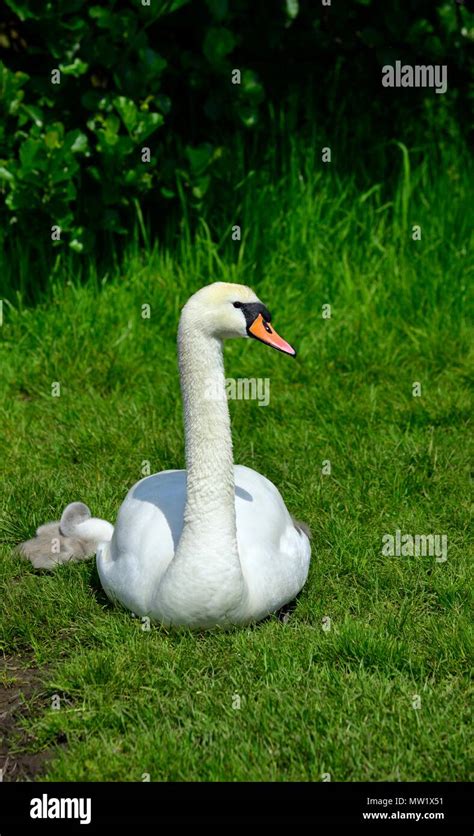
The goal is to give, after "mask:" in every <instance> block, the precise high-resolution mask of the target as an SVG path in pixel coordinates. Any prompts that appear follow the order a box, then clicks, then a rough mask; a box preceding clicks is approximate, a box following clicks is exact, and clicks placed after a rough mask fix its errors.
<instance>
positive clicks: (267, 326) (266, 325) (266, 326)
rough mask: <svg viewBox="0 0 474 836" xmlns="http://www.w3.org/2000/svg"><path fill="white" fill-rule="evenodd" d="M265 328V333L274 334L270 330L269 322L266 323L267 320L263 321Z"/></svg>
mask: <svg viewBox="0 0 474 836" xmlns="http://www.w3.org/2000/svg"><path fill="white" fill-rule="evenodd" d="M263 327H264V328H265V331H266V332H267V334H273V331H272V329H271V328H270V326H269V324H268V322H265V320H263Z"/></svg>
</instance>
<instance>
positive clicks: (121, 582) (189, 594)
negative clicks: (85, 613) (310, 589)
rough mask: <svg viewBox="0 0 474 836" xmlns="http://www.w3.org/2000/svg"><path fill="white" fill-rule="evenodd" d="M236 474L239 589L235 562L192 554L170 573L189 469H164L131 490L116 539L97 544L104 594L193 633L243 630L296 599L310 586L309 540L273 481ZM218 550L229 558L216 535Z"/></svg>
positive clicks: (240, 470) (242, 471)
mask: <svg viewBox="0 0 474 836" xmlns="http://www.w3.org/2000/svg"><path fill="white" fill-rule="evenodd" d="M234 472H235V512H236V522H237V548H238V555H239V560H240V567H241V574H242V580H243V583H242V584H241V583H240V579H239V583H238V584H236V580H235V572H234V571H233V568H234V567H233V565H232V563H231V562H230V565H229V566H228V567H227V566H226V561H225V559H224V560H223V561H219V563H218V564H217V565H216V562H215V561H214V560H213V557H212V555H211V556H209V555H208V554H206V553H202V554H201V553H199V552H195V553H194V555H193V560H192V562H191V563H190V564H189V566H188V567H187V568H186V567H185V566H184V567H183V572H182V573H181V572H180V573H179V574H175V576H174V577H173V573H172V571H171V572H169V570H170V567H172V565H173V560H174V559H175V554H176V548H177V545H178V543H179V541H180V538H181V534H182V531H183V518H184V508H185V503H186V471H184V470H167V471H164V472H162V473H157V474H156V475H155V476H148V477H147V478H146V479H142V480H141V482H138V483H137V484H136V485H134V487H133V488H132V489H131V490H130V492H129V493H128V496H127V497H126V499H125V501H124V503H123V505H122V507H121V508H120V511H119V515H118V519H117V523H116V525H115V531H114V534H113V537H112V541H111V542H108V543H103V544H101V545H100V546H99V549H98V552H97V566H98V570H99V574H100V579H101V582H102V585H103V587H104V589H105V591H106V593H107V595H108V596H109V597H110V598H112V599H117V600H119V601H120V602H121V603H122V604H123V605H124V606H126V607H127V608H128V609H130V610H132V611H133V612H134V613H136V614H137V615H141V616H145V615H148V616H150V617H151V618H153V619H156V620H158V621H161V622H162V623H164V624H181V625H187V626H189V627H210V626H213V625H215V624H221V625H222V626H225V625H230V624H246V623H248V622H251V621H257V620H259V619H261V618H263V617H264V616H265V615H267V614H268V613H270V612H274V611H275V610H278V609H279V608H280V607H282V606H283V604H285V603H287V602H288V601H291V600H292V599H293V598H294V597H295V595H296V594H297V593H298V592H299V590H300V589H301V587H302V586H303V584H304V583H305V581H306V576H307V574H308V564H309V557H310V546H309V540H308V538H307V536H306V535H305V534H304V533H303V532H299V531H298V530H297V529H296V528H295V526H294V523H293V520H292V518H291V516H290V514H289V513H288V511H287V509H286V507H285V504H284V502H283V499H282V498H281V495H280V493H279V491H278V490H277V488H276V487H275V485H273V484H272V482H270V481H269V480H268V479H266V478H265V477H264V476H261V475H260V474H259V473H256V471H255V470H251V469H250V468H248V467H243V466H242V465H237V466H236V467H235V468H234ZM214 547H215V550H216V553H217V554H218V555H219V556H225V548H226V544H225V540H224V541H223V542H222V543H220V536H219V530H218V529H217V530H216V531H215V541H214ZM168 572H169V574H168ZM236 587H237V589H238V590H239V595H238V596H236V595H235V592H236Z"/></svg>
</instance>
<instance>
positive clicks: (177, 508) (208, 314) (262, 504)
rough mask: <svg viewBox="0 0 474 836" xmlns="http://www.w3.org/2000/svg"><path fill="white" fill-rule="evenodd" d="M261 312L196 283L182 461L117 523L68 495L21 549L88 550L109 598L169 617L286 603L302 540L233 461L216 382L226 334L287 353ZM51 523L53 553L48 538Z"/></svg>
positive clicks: (222, 618)
mask: <svg viewBox="0 0 474 836" xmlns="http://www.w3.org/2000/svg"><path fill="white" fill-rule="evenodd" d="M270 320H271V315H270V313H269V311H268V310H267V309H266V308H265V306H264V305H262V303H261V302H260V300H259V299H258V298H257V296H256V295H255V293H253V291H252V290H250V289H249V288H248V287H245V286H244V285H236V284H225V283H223V282H217V283H215V284H212V285H208V286H207V287H204V288H202V289H201V290H200V291H198V292H197V293H195V294H194V296H192V297H191V298H190V299H189V300H188V302H187V303H186V305H185V306H184V308H183V311H182V314H181V319H180V324H179V331H178V358H179V368H180V379H181V388H182V394H183V403H184V427H185V438H186V465H187V469H186V470H168V471H164V472H163V473H158V474H156V475H155V476H149V477H148V478H146V479H142V480H141V481H140V482H138V483H137V484H136V485H135V486H134V487H133V488H132V489H131V491H130V492H129V494H128V496H127V497H126V499H125V501H124V503H123V504H122V506H121V508H120V511H119V514H118V519H117V523H116V525H115V528H113V527H112V526H111V525H110V523H107V522H105V521H104V520H100V519H95V518H91V516H90V511H89V509H88V508H87V506H85V505H84V504H83V503H72V504H71V505H68V506H67V508H66V509H65V511H64V513H63V515H62V518H61V521H60V522H59V523H55V524H53V527H52V528H51V526H49V527H44V526H43V527H41V528H40V529H38V532H37V536H36V538H34V539H33V540H30V541H28V542H27V543H24V544H23V546H22V547H21V551H22V553H23V554H24V555H26V557H28V558H29V559H30V560H31V561H32V563H33V564H34V565H35V566H41V567H43V568H52V567H53V566H56V565H57V564H58V563H62V562H66V561H67V560H71V559H73V560H76V559H82V558H83V557H84V556H85V555H87V554H91V549H92V553H93V551H94V549H95V550H96V553H97V568H98V571H99V575H100V579H101V581H102V584H103V587H104V589H105V591H106V593H107V595H108V596H109V598H110V599H111V600H113V601H118V602H120V603H121V604H123V605H124V606H125V607H127V608H128V609H130V610H132V612H134V613H136V614H137V615H141V616H149V617H150V618H152V619H156V620H157V621H160V622H162V623H164V624H167V625H175V626H188V627H195V628H200V627H213V626H229V625H232V624H246V623H248V622H251V621H257V620H259V619H261V618H263V617H264V616H266V615H268V614H269V613H272V612H275V611H276V610H278V609H279V608H280V607H282V606H283V605H284V604H285V603H288V602H289V601H291V600H292V599H293V598H294V597H295V595H296V594H297V593H298V592H299V591H300V589H301V588H302V586H303V584H304V583H305V581H306V576H307V574H308V568H309V559H310V551H311V550H310V544H309V539H308V537H307V535H306V534H305V533H304V531H303V530H301V528H300V527H298V528H297V527H295V524H294V522H293V520H292V518H291V516H290V514H289V513H288V511H287V509H286V507H285V503H284V502H283V499H282V498H281V495H280V493H279V491H278V490H277V488H276V487H275V486H274V485H273V484H272V483H271V482H270V481H269V480H268V479H266V478H265V477H264V476H261V475H260V474H259V473H256V472H255V471H254V470H251V469H250V468H248V467H242V466H240V465H238V466H236V467H235V466H234V461H233V453H232V436H231V428H230V417H229V410H228V405H227V397H226V391H225V377H224V363H223V340H224V339H226V338H228V337H249V336H253V337H256V339H258V340H260V341H261V342H266V343H268V344H270V345H272V346H273V347H274V348H277V349H279V350H280V351H283V352H285V353H287V354H293V355H294V354H295V351H294V349H292V347H291V346H290V345H288V343H286V342H285V341H284V340H282V338H281V337H279V336H278V334H277V333H276V332H275V331H274V330H273V329H272V327H271V326H270V324H269V323H270ZM50 531H53V534H55V537H56V540H57V538H58V537H59V539H60V541H61V548H60V551H59V553H57V549H55V548H53V549H52V548H51V546H49V547H48V539H49V538H50ZM51 536H52V535H51ZM53 540H54V538H53V537H52V542H53ZM48 551H49V552H50V553H49V554H48V553H47V552H48Z"/></svg>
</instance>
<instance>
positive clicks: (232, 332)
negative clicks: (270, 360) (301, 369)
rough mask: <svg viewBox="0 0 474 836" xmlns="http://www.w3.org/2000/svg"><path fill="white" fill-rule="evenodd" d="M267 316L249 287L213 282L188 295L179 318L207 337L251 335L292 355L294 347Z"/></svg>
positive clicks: (294, 352)
mask: <svg viewBox="0 0 474 836" xmlns="http://www.w3.org/2000/svg"><path fill="white" fill-rule="evenodd" d="M271 320H272V317H271V314H270V311H269V310H268V308H266V307H265V305H264V304H263V303H262V302H261V301H260V299H259V298H258V296H257V295H256V294H255V293H254V292H253V290H251V289H250V288H249V287H246V286H245V285H243V284H230V283H227V282H214V284H210V285H206V287H202V288H201V290H198V291H197V293H195V294H194V295H193V296H191V298H190V299H188V301H187V302H186V305H185V306H184V308H183V314H182V320H181V321H182V323H183V324H184V323H186V325H188V326H191V327H192V328H193V329H196V330H199V331H201V333H204V334H206V335H207V336H209V337H217V338H218V339H221V340H224V339H229V338H231V337H253V338H254V339H256V340H259V341H260V342H262V343H266V344H267V345H270V346H271V347H272V348H276V349H277V350H278V351H283V352H284V353H285V354H290V355H291V356H292V357H294V356H295V355H296V351H295V349H294V348H292V347H291V345H290V344H289V343H287V342H286V340H284V339H282V337H280V336H279V334H277V332H276V331H275V329H274V327H273V325H272V324H271Z"/></svg>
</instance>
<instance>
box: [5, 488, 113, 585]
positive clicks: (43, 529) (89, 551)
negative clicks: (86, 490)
mask: <svg viewBox="0 0 474 836" xmlns="http://www.w3.org/2000/svg"><path fill="white" fill-rule="evenodd" d="M113 531H114V527H113V525H111V523H109V522H107V521H106V520H101V519H98V518H97V517H92V516H91V512H90V510H89V508H88V507H87V505H85V504H84V503H83V502H71V503H70V504H69V505H68V506H67V507H66V508H65V509H64V511H63V514H62V517H61V519H60V520H59V522H50V523H45V524H44V525H40V527H39V528H38V529H37V531H36V535H35V536H34V537H32V538H31V540H26V542H24V543H20V545H19V546H18V547H17V550H18V552H19V553H20V555H21V556H22V557H24V558H26V560H29V561H30V562H31V563H32V564H33V566H34V567H35V569H54V568H55V567H56V566H57V565H58V564H60V563H69V562H70V561H77V560H86V559H87V558H88V557H92V556H93V555H94V554H95V553H96V551H97V547H98V545H99V543H103V542H108V541H109V540H111V539H112V534H113Z"/></svg>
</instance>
